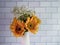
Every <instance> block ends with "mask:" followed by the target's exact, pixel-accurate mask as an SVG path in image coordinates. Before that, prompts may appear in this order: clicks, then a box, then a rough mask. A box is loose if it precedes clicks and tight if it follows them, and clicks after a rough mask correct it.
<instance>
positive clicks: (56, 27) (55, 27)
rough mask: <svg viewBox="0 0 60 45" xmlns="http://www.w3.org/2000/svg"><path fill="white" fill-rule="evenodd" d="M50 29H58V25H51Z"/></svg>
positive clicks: (59, 26)
mask: <svg viewBox="0 0 60 45" xmlns="http://www.w3.org/2000/svg"><path fill="white" fill-rule="evenodd" d="M52 27H53V28H52V30H60V25H52Z"/></svg>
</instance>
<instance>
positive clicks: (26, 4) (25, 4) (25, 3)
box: [17, 2, 28, 7]
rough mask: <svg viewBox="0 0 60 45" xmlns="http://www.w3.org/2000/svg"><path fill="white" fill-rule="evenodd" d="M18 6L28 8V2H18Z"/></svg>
mask: <svg viewBox="0 0 60 45" xmlns="http://www.w3.org/2000/svg"><path fill="white" fill-rule="evenodd" d="M17 6H18V7H21V6H26V7H28V2H17Z"/></svg>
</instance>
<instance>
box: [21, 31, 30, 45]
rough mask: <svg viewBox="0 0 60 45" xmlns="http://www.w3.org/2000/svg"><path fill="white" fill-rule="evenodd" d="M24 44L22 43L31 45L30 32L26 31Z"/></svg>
mask: <svg viewBox="0 0 60 45" xmlns="http://www.w3.org/2000/svg"><path fill="white" fill-rule="evenodd" d="M22 42H23V44H22V45H30V37H29V32H25V34H24V36H23V41H22Z"/></svg>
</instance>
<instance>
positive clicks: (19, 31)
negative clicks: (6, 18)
mask: <svg viewBox="0 0 60 45" xmlns="http://www.w3.org/2000/svg"><path fill="white" fill-rule="evenodd" d="M24 26H25V25H24V23H23V22H21V21H19V20H17V19H16V17H15V18H14V19H13V22H12V24H11V25H10V29H11V31H12V32H13V34H14V36H16V37H19V36H23V34H24V32H25V29H24Z"/></svg>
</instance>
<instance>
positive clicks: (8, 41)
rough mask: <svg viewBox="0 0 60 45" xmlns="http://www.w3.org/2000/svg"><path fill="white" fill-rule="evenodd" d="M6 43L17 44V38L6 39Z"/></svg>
mask: <svg viewBox="0 0 60 45" xmlns="http://www.w3.org/2000/svg"><path fill="white" fill-rule="evenodd" d="M5 41H6V42H7V43H15V42H16V38H15V37H5Z"/></svg>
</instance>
